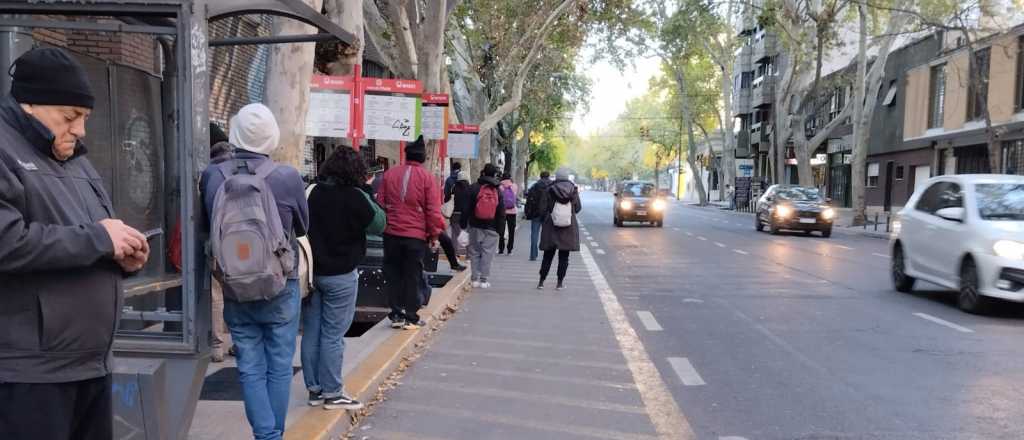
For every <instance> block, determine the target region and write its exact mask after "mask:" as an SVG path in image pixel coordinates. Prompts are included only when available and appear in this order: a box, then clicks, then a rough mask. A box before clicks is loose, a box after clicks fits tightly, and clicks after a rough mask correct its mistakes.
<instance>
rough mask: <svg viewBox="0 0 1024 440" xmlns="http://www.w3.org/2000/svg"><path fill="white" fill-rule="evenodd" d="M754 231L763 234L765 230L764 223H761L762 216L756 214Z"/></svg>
mask: <svg viewBox="0 0 1024 440" xmlns="http://www.w3.org/2000/svg"><path fill="white" fill-rule="evenodd" d="M754 230H755V231H757V232H761V231H763V230H764V223H761V215H760V214H754Z"/></svg>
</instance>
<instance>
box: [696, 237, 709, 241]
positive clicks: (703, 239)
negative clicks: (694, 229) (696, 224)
mask: <svg viewBox="0 0 1024 440" xmlns="http://www.w3.org/2000/svg"><path fill="white" fill-rule="evenodd" d="M697 239H698V240H700V241H708V239H706V238H704V237H701V236H697Z"/></svg>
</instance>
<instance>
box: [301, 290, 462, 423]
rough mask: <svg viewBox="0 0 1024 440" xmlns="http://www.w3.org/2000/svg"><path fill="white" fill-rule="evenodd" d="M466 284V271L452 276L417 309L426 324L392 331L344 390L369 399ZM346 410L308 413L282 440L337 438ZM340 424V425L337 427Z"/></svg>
mask: <svg viewBox="0 0 1024 440" xmlns="http://www.w3.org/2000/svg"><path fill="white" fill-rule="evenodd" d="M467 281H469V271H468V270H467V271H463V272H461V273H456V274H455V276H454V277H452V279H451V281H449V282H448V284H446V285H445V286H444V287H443V288H441V289H440V290H439V291H438V292H436V293H434V295H433V297H432V298H431V301H430V304H428V305H427V307H425V308H424V309H423V310H420V317H422V318H423V320H424V321H426V323H427V325H426V326H424V327H423V328H420V329H418V330H416V331H411V332H410V331H397V330H396V331H395V332H394V334H393V335H391V336H390V337H388V338H387V339H386V340H384V342H382V343H381V344H380V345H378V346H377V347H376V348H375V349H374V350H373V352H372V353H370V355H369V356H367V357H366V358H365V359H363V361H362V362H360V363H359V365H358V366H357V367H356V368H355V369H353V370H352V372H350V373H349V374H348V376H347V377H345V389H346V390H347V391H348V392H349V393H351V394H352V395H353V396H354V397H355V398H356V399H358V400H359V401H361V402H368V401H369V400H370V399H372V398H373V397H374V396H375V394H376V392H377V387H378V386H380V384H381V383H382V382H383V381H384V379H386V378H387V377H388V375H390V374H391V372H392V371H394V370H395V368H396V367H397V366H398V363H399V361H401V360H402V358H403V357H405V355H407V354H408V353H409V352H410V351H411V350H412V349H413V348H414V347H415V346H416V343H417V342H419V341H420V340H422V339H423V338H424V337H426V335H427V334H428V333H429V332H430V328H431V326H432V324H433V323H434V322H435V321H436V320H437V318H438V317H440V316H441V314H442V313H444V311H445V309H447V308H448V306H449V305H457V304H456V303H457V301H458V299H459V291H460V290H461V289H462V288H463V286H465V285H466V282H467ZM348 420H349V418H348V411H308V412H307V413H306V414H305V415H303V416H302V418H300V419H298V420H296V421H295V422H294V423H293V424H292V425H291V426H290V427H289V428H288V429H287V430H286V431H285V435H284V437H285V438H286V439H301V440H307V439H308V440H314V439H315V440H321V439H330V438H331V435H332V434H334V435H340V434H341V433H343V432H344V431H345V430H347V429H348V427H349V424H348ZM339 425H340V426H339Z"/></svg>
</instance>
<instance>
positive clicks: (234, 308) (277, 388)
mask: <svg viewBox="0 0 1024 440" xmlns="http://www.w3.org/2000/svg"><path fill="white" fill-rule="evenodd" d="M228 131H229V135H228V137H229V139H230V141H231V144H232V145H233V146H234V147H235V154H234V157H232V158H231V159H230V160H226V161H224V162H221V163H214V164H211V165H210V166H208V167H207V168H206V170H205V171H203V175H202V180H201V181H202V182H203V188H202V196H203V204H204V207H205V209H206V213H207V217H208V218H210V219H212V221H211V222H210V223H211V224H210V227H211V232H210V241H211V245H212V249H213V254H214V265H215V270H214V274H215V275H216V276H217V277H218V281H220V285H221V288H222V289H223V292H224V321H225V322H227V325H228V329H229V330H230V332H231V340H232V342H233V343H234V348H235V355H236V356H237V360H238V372H239V379H240V381H241V383H242V399H243V400H244V402H245V415H246V417H247V418H248V419H249V424H250V425H251V426H252V430H253V436H254V437H255V438H257V439H280V438H281V437H282V435H283V434H284V424H285V419H286V418H287V416H288V399H289V395H290V388H291V381H292V374H293V372H292V359H293V358H294V356H295V338H296V336H297V335H298V331H299V302H300V299H299V295H300V293H299V282H298V279H299V274H298V270H297V268H298V255H299V254H298V241H297V238H298V237H301V236H304V235H306V230H307V229H308V225H309V210H308V205H307V203H306V193H305V188H304V185H303V182H302V178H301V177H300V176H299V172H298V170H296V169H295V168H292V167H290V166H286V165H281V164H277V163H274V162H273V161H272V160H271V159H270V154H271V153H273V152H274V150H276V149H277V147H278V141H279V139H280V131H279V128H278V125H277V120H276V119H275V118H274V115H273V113H271V112H270V109H268V108H267V107H266V106H265V105H263V104H249V105H247V106H245V107H242V109H241V110H239V112H238V114H237V115H235V116H234V117H233V118H231V121H230V129H229V130H228ZM264 188H269V191H265V190H263V189H264ZM275 215H276V217H275ZM254 225H258V226H254ZM253 227H256V228H257V229H258V230H256V231H254V230H253ZM254 232H256V234H254ZM253 254H258V255H253ZM252 261H263V262H264V264H263V265H259V266H258V267H253V266H254V265H253V264H252V263H251V262H252ZM254 270H255V271H258V273H256V274H253V273H252V272H253V271H254ZM278 286H281V287H280V288H278Z"/></svg>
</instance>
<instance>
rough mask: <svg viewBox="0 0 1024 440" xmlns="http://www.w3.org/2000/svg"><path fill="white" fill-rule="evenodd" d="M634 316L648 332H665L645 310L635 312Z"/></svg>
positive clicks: (652, 315) (651, 314)
mask: <svg viewBox="0 0 1024 440" xmlns="http://www.w3.org/2000/svg"><path fill="white" fill-rule="evenodd" d="M636 316H637V317H639V318H640V322H641V323H643V325H644V328H646V329H647V331H649V332H660V331H662V330H665V329H663V328H661V324H658V320H657V319H654V314H653V313H651V312H648V311H646V310H639V311H637V312H636Z"/></svg>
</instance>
